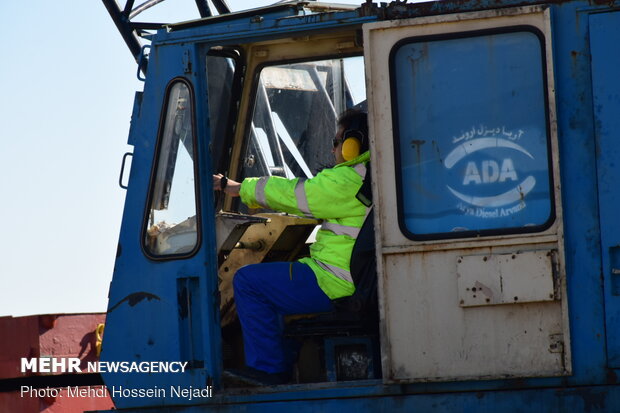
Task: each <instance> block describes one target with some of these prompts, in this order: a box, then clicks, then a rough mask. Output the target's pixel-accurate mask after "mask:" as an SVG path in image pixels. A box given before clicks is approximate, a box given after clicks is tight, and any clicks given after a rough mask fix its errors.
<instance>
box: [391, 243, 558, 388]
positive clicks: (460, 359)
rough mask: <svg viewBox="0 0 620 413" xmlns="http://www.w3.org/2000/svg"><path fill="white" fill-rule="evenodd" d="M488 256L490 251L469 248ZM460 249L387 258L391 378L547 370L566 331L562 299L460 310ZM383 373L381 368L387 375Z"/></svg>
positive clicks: (465, 376)
mask: <svg viewBox="0 0 620 413" xmlns="http://www.w3.org/2000/svg"><path fill="white" fill-rule="evenodd" d="M470 253H471V254H479V255H483V254H485V253H486V254H489V253H490V250H488V249H485V250H477V251H470ZM459 257H460V254H459V253H458V252H456V251H453V252H449V253H445V252H441V251H438V252H432V253H428V254H426V255H425V256H424V257H422V258H421V259H420V257H418V256H415V255H399V256H390V257H386V264H387V267H388V271H389V276H390V278H389V281H388V282H387V283H385V285H384V286H385V287H387V288H386V289H385V292H386V296H385V299H386V302H387V303H388V307H389V310H388V313H387V315H386V317H387V320H386V321H387V323H388V325H389V327H390V332H389V333H388V334H389V338H390V340H389V345H390V348H391V360H390V364H389V371H387V373H388V374H389V375H390V378H391V380H392V381H411V380H451V379H470V378H476V379H484V378H493V377H522V376H530V375H532V376H547V375H554V374H557V373H558V372H562V371H563V367H564V361H563V354H562V353H557V352H552V351H551V350H552V348H551V346H552V344H557V343H556V341H557V335H560V336H561V335H562V332H563V325H562V317H561V314H562V308H561V304H560V302H558V301H551V302H548V303H529V304H510V305H499V306H480V307H468V308H463V307H460V306H459V305H458V299H459V298H458V291H457V285H456V279H455V276H454V272H455V268H456V264H457V260H458V258H459ZM385 373H386V371H384V374H385Z"/></svg>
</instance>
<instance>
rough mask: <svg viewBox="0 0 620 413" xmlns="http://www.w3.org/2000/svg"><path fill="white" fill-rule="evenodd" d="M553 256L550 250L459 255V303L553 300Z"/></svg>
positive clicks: (479, 303)
mask: <svg viewBox="0 0 620 413" xmlns="http://www.w3.org/2000/svg"><path fill="white" fill-rule="evenodd" d="M552 257H553V253H552V251H548V250H543V251H522V252H514V253H509V254H490V255H473V256H472V255H468V256H460V257H458V259H457V268H456V273H457V278H458V291H459V305H460V306H461V307H472V306H478V305H495V304H517V303H529V302H537V301H553V300H554V299H555V286H554V281H553V279H554V265H553V259H552Z"/></svg>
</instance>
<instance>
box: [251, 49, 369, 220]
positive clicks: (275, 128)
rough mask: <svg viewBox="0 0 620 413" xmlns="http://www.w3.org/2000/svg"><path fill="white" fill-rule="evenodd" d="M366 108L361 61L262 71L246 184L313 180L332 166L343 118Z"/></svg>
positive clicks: (333, 61) (343, 60)
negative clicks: (256, 179)
mask: <svg viewBox="0 0 620 413" xmlns="http://www.w3.org/2000/svg"><path fill="white" fill-rule="evenodd" d="M365 104H366V90H365V84H364V65H363V59H362V57H361V56H357V57H349V58H338V59H329V60H320V61H309V62H297V63H289V64H283V65H275V66H266V67H263V68H262V70H261V71H260V76H259V80H258V84H257V87H256V89H255V104H254V109H253V114H252V120H251V124H250V125H249V134H248V136H247V140H246V142H247V143H246V149H245V153H244V156H243V165H242V168H241V179H243V178H244V177H249V176H282V177H286V178H294V177H306V178H311V177H313V176H314V175H315V174H316V173H318V172H319V171H321V170H322V169H324V168H326V167H331V166H333V164H334V158H333V155H332V152H331V149H332V146H331V145H332V143H331V142H332V138H333V136H334V135H335V133H336V120H337V117H338V115H339V114H340V113H342V112H344V111H345V110H346V109H348V108H352V107H359V108H365ZM240 208H243V206H242V205H241V206H240Z"/></svg>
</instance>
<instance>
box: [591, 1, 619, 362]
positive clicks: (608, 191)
mask: <svg viewBox="0 0 620 413" xmlns="http://www.w3.org/2000/svg"><path fill="white" fill-rule="evenodd" d="M589 23H590V45H591V53H592V84H593V91H594V121H595V127H596V144H597V147H596V158H597V161H598V162H597V172H598V194H599V209H600V223H601V254H602V261H603V279H604V285H605V319H606V324H607V331H606V337H607V363H608V365H609V367H613V368H619V367H620V328H617V327H618V326H620V219H618V206H620V190H619V189H620V187H619V186H618V183H619V182H620V116H619V115H618V114H619V111H618V108H619V107H620V79H619V78H618V68H619V67H620V13H618V12H613V13H603V14H595V15H592V16H590V21H589Z"/></svg>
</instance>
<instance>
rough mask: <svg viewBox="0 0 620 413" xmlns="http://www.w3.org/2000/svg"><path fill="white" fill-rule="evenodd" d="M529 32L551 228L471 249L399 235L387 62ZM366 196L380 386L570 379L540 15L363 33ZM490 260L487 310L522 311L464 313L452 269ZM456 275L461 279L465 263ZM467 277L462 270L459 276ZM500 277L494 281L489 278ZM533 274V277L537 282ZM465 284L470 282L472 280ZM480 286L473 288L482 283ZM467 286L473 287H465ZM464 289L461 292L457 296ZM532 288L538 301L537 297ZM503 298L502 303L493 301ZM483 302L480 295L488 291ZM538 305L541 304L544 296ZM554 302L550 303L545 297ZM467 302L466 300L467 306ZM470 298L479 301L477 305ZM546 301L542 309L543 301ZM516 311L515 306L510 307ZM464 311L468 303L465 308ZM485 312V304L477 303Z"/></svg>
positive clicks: (382, 26)
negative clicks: (451, 41)
mask: <svg viewBox="0 0 620 413" xmlns="http://www.w3.org/2000/svg"><path fill="white" fill-rule="evenodd" d="M521 25H529V26H534V27H537V28H538V29H539V30H540V31H541V32H542V33H544V34H545V42H546V50H547V56H546V58H547V61H546V63H547V68H548V73H547V86H548V93H549V121H550V125H549V127H550V131H551V152H552V157H553V180H554V197H555V208H556V209H555V216H556V220H555V223H554V224H553V225H552V226H551V227H550V228H548V229H547V230H545V231H543V232H541V233H535V234H528V235H523V234H521V235H519V234H515V235H507V236H488V237H483V238H479V239H472V238H470V239H457V240H450V241H446V240H434V241H417V242H416V241H412V240H410V239H408V238H407V237H406V236H405V235H404V234H403V233H402V232H401V230H400V228H399V223H398V219H396V218H397V216H398V208H397V196H396V191H397V188H396V184H395V179H394V177H395V176H396V172H397V171H396V170H395V160H394V156H395V155H394V154H395V148H394V138H393V125H392V112H391V107H392V100H391V94H390V76H389V74H390V68H389V61H390V52H391V51H392V49H393V47H394V45H395V44H396V43H397V42H399V41H400V40H401V39H403V38H407V37H415V36H426V35H437V34H443V33H455V32H466V31H476V30H481V29H487V28H496V27H508V26H521ZM364 44H365V52H364V53H365V60H366V71H367V72H366V73H367V88H366V89H367V94H368V104H369V113H368V114H369V127H370V137H371V139H370V143H371V151H372V158H373V169H372V173H373V190H374V191H375V193H374V199H375V201H376V215H375V227H376V228H377V231H378V235H379V237H377V243H378V255H379V257H378V258H379V259H378V267H379V268H378V269H379V302H380V312H381V317H382V325H381V331H382V366H383V377H384V381H386V382H411V381H429V380H462V379H471V378H474V379H487V378H504V377H531V376H532V377H533V376H553V375H563V374H570V370H571V365H570V345H569V343H570V339H569V330H568V313H567V303H566V300H565V298H564V297H566V295H565V294H564V293H563V292H564V290H565V284H564V283H565V275H564V274H565V272H564V255H563V254H564V252H563V251H564V245H563V235H562V210H561V198H560V186H559V182H560V179H559V164H558V160H557V156H558V149H557V128H556V121H555V100H554V86H553V85H554V83H553V73H552V67H553V62H552V61H551V35H550V22H549V14H548V11H546V10H545V9H544V8H542V7H538V6H534V7H526V8H514V9H503V10H496V11H486V12H473V13H463V14H452V15H445V16H433V17H425V18H416V19H409V20H398V21H391V22H380V23H372V24H367V25H365V26H364ZM533 250H541V251H542V250H544V251H545V253H546V251H550V250H553V251H557V257H553V259H550V258H549V257H543V255H539V254H537V253H530V254H526V255H523V258H526V257H527V258H528V259H529V258H532V257H536V259H538V258H541V260H539V262H537V263H536V262H531V263H530V262H527V264H528V265H529V267H528V268H527V272H528V274H527V276H526V277H525V278H522V279H521V278H518V277H516V276H510V275H515V274H517V273H518V272H519V269H520V268H522V266H521V264H523V263H525V262H526V261H527V260H519V264H517V265H513V264H514V263H511V262H509V261H507V260H506V258H507V257H510V259H512V258H511V257H512V255H513V254H517V253H519V252H521V251H533ZM532 254H533V255H532ZM484 255H487V256H494V257H499V256H501V255H506V256H505V257H502V258H497V259H496V262H495V265H497V266H499V269H498V268H496V270H495V272H494V271H491V270H490V269H488V268H489V267H487V270H486V274H485V276H486V278H485V279H486V280H487V282H488V283H489V285H488V286H487V287H488V288H489V289H490V290H491V292H492V293H493V294H497V297H496V298H494V300H496V303H495V304H499V303H503V302H506V301H507V300H508V298H507V297H508V295H509V294H515V295H513V297H512V298H513V301H514V297H515V296H516V297H519V296H522V297H523V299H525V300H526V301H529V302H526V303H523V302H520V303H510V304H504V305H479V306H478V305H476V306H463V305H462V303H461V300H463V301H464V303H463V304H466V302H465V301H466V298H465V297H463V296H462V295H461V294H460V291H459V290H460V287H459V279H458V273H459V263H458V260H459V259H461V260H462V258H463V257H472V256H484ZM460 264H463V265H462V266H461V267H460V269H461V270H464V269H465V263H463V262H461V263H460ZM466 271H467V270H466ZM497 271H503V272H504V273H505V274H508V275H509V276H507V277H506V285H505V286H502V283H503V282H504V281H503V278H502V277H501V276H500V275H498V274H497ZM537 274H538V275H537ZM468 275H471V278H472V279H473V278H475V270H474V269H473V268H472V269H469V273H468ZM481 282H482V281H481ZM474 283H475V282H474ZM464 288H465V289H466V288H467V287H464ZM539 288H540V291H539ZM502 289H504V291H506V295H505V296H502V291H503V290H502ZM487 292H489V291H487ZM545 295H546V297H547V298H545V297H544V296H545ZM551 295H553V297H551ZM473 298H474V297H471V299H473ZM476 298H478V297H476ZM543 299H546V300H547V301H543ZM517 301H519V300H517ZM472 303H473V301H472ZM484 304H486V299H485V300H484Z"/></svg>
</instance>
